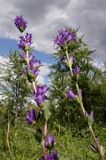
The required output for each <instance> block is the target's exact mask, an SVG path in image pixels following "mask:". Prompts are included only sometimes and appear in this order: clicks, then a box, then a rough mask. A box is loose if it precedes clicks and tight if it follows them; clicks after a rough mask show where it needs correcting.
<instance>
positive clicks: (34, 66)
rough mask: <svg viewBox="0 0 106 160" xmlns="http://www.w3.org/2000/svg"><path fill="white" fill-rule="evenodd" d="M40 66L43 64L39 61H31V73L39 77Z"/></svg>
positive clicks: (33, 59)
mask: <svg viewBox="0 0 106 160" xmlns="http://www.w3.org/2000/svg"><path fill="white" fill-rule="evenodd" d="M40 64H41V62H40V61H39V60H37V59H35V57H33V58H32V59H30V61H29V67H28V68H29V70H30V72H31V73H32V74H34V75H36V76H37V75H38V74H39V72H40V70H39V66H40Z"/></svg>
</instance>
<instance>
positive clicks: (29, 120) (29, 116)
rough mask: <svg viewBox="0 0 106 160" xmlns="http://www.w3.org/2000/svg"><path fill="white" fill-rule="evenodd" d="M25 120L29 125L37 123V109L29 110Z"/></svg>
mask: <svg viewBox="0 0 106 160" xmlns="http://www.w3.org/2000/svg"><path fill="white" fill-rule="evenodd" d="M25 119H26V121H27V123H28V124H32V123H33V122H34V121H36V110H35V109H31V110H28V111H27V113H26V117H25Z"/></svg>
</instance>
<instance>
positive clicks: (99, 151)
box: [76, 83, 104, 160]
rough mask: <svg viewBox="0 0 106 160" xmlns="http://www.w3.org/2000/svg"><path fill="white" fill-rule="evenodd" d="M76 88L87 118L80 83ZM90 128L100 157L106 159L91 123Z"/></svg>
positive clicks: (102, 159)
mask: <svg viewBox="0 0 106 160" xmlns="http://www.w3.org/2000/svg"><path fill="white" fill-rule="evenodd" d="M76 88H77V92H78V97H79V103H80V107H81V109H82V112H83V115H84V117H85V118H86V115H85V112H86V111H85V108H84V106H83V102H82V97H81V93H80V89H79V85H78V83H76ZM89 130H90V133H91V135H92V137H93V139H94V142H95V144H96V147H97V149H98V153H99V155H100V159H101V160H104V157H103V154H102V151H101V148H100V144H99V142H98V141H97V139H96V136H95V133H94V131H93V129H92V126H91V125H90V124H89Z"/></svg>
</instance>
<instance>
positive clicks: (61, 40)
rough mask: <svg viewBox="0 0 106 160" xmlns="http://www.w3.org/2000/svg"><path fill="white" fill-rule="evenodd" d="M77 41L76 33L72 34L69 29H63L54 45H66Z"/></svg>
mask: <svg viewBox="0 0 106 160" xmlns="http://www.w3.org/2000/svg"><path fill="white" fill-rule="evenodd" d="M75 40H76V33H75V32H71V31H69V30H68V29H65V30H63V29H61V30H60V31H58V35H57V37H56V38H55V40H54V43H55V44H56V45H58V46H61V45H64V44H65V43H66V42H70V41H75Z"/></svg>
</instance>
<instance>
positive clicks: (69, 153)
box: [0, 122, 106, 160]
mask: <svg viewBox="0 0 106 160" xmlns="http://www.w3.org/2000/svg"><path fill="white" fill-rule="evenodd" d="M0 128H1V130H0V150H1V154H0V159H1V160H38V159H39V157H40V156H41V145H39V144H38V142H37V141H36V140H35V139H34V137H33V135H32V133H31V132H30V131H29V130H26V129H25V128H26V124H24V123H22V122H20V123H19V124H18V125H17V127H13V126H10V130H9V135H8V140H9V145H10V151H9V148H8V146H7V139H6V135H4V134H3V126H1V127H0ZM55 128H56V127H55V126H54V127H52V129H51V133H52V134H54V135H55V136H56V142H57V143H56V146H55V148H56V149H57V151H58V157H59V160H99V158H98V154H97V153H94V152H93V151H92V150H91V148H90V147H89V144H90V143H91V142H92V137H91V136H90V134H89V132H88V131H87V130H82V131H81V133H80V135H77V134H76V135H75V134H73V132H72V130H71V129H70V128H64V127H60V128H59V131H57V128H56V129H55ZM94 130H95V132H96V134H97V135H99V138H100V140H101V143H102V144H103V146H104V148H105V149H106V128H100V127H99V126H97V125H96V126H94ZM5 131H6V130H5ZM5 133H7V132H5ZM3 137H4V138H3Z"/></svg>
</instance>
